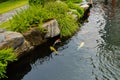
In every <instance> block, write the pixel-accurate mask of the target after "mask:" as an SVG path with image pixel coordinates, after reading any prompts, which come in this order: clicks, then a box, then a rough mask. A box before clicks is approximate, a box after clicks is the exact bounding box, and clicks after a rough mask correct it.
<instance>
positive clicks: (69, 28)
mask: <svg viewBox="0 0 120 80" xmlns="http://www.w3.org/2000/svg"><path fill="white" fill-rule="evenodd" d="M45 8H46V9H47V10H48V11H49V12H52V16H53V18H55V19H57V21H58V23H59V27H60V30H61V33H60V36H61V37H67V36H71V35H72V34H73V33H74V32H75V31H76V30H77V29H78V25H77V22H76V21H75V20H74V19H73V18H72V15H68V14H67V13H68V12H69V10H70V9H69V7H68V5H67V4H65V3H64V2H60V1H56V2H50V3H47V4H46V5H45Z"/></svg>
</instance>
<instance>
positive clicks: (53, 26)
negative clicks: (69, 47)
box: [42, 20, 60, 38]
mask: <svg viewBox="0 0 120 80" xmlns="http://www.w3.org/2000/svg"><path fill="white" fill-rule="evenodd" d="M42 27H43V28H45V29H46V30H47V31H48V32H47V34H46V35H45V38H53V37H55V36H57V35H59V34H60V29H59V26H58V22H57V21H56V20H50V21H48V22H45V23H44V24H43V25H42Z"/></svg>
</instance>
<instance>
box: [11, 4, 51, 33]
mask: <svg viewBox="0 0 120 80" xmlns="http://www.w3.org/2000/svg"><path fill="white" fill-rule="evenodd" d="M48 19H50V16H49V14H48V11H47V10H45V9H44V8H42V7H41V6H30V7H29V8H28V9H27V10H22V11H21V12H19V13H17V14H16V15H14V16H13V18H12V19H11V20H10V30H12V31H17V32H21V33H23V32H25V31H26V30H28V29H29V28H32V27H38V26H39V25H40V24H42V23H43V22H45V21H47V20H48Z"/></svg>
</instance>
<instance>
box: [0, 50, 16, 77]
mask: <svg viewBox="0 0 120 80" xmlns="http://www.w3.org/2000/svg"><path fill="white" fill-rule="evenodd" d="M14 60H16V56H15V53H14V52H13V49H12V48H9V49H3V50H0V79H1V78H4V77H7V76H6V75H5V73H6V67H7V65H8V62H13V61H14Z"/></svg>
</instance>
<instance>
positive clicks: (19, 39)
mask: <svg viewBox="0 0 120 80" xmlns="http://www.w3.org/2000/svg"><path fill="white" fill-rule="evenodd" d="M23 42H24V37H23V35H22V34H20V33H17V32H11V31H6V32H3V33H0V49H3V48H10V47H12V48H16V47H18V46H20V45H21V44H22V43H23Z"/></svg>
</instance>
